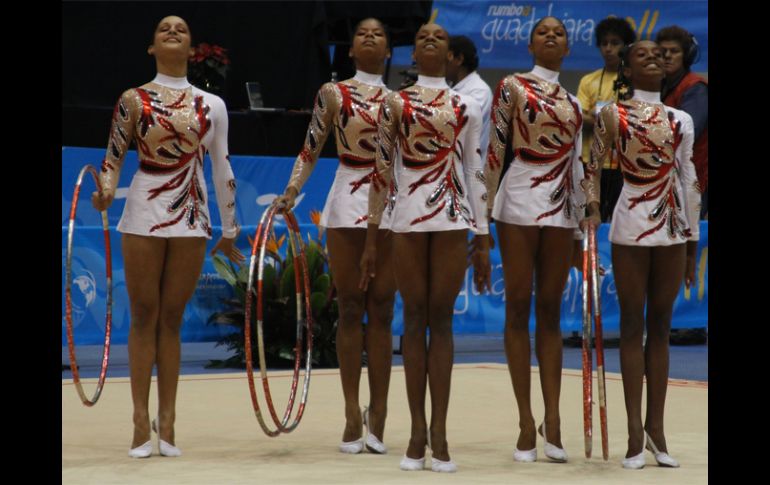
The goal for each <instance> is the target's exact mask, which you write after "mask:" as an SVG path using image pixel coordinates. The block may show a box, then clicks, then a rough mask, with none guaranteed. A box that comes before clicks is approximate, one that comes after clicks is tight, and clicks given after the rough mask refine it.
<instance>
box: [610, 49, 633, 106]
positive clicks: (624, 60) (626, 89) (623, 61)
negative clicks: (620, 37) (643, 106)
mask: <svg viewBox="0 0 770 485" xmlns="http://www.w3.org/2000/svg"><path fill="white" fill-rule="evenodd" d="M635 45H636V43H633V44H628V45H624V46H623V47H621V48H620V52H618V57H620V64H618V78H617V79H616V80H615V82H614V84H613V85H612V90H613V91H615V92H616V93H617V95H618V99H619V100H626V99H630V98H631V97H632V96H633V95H634V86H632V85H631V80H630V79H628V78H627V77H626V75H625V74H623V68H625V67H626V66H628V64H629V62H628V61H629V57H630V55H631V50H633V48H634V46H635ZM621 91H622V92H621Z"/></svg>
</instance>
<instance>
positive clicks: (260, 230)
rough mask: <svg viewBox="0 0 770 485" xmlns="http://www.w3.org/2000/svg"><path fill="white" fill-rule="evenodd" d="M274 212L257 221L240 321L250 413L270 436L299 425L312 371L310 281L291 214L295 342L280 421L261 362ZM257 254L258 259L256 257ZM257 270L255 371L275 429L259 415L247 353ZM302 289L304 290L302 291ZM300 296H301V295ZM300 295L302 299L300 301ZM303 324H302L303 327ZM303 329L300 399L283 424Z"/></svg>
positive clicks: (291, 404)
mask: <svg viewBox="0 0 770 485" xmlns="http://www.w3.org/2000/svg"><path fill="white" fill-rule="evenodd" d="M277 211H278V208H277V207H274V206H271V207H269V208H268V209H267V210H266V211H265V212H264V213H263V214H262V217H261V218H260V221H259V225H258V226H257V233H256V235H255V237H254V242H253V244H252V247H251V258H250V262H249V278H248V282H247V286H246V305H245V318H244V340H245V343H244V349H245V353H246V374H247V375H248V381H249V392H250V394H251V402H252V405H253V407H254V414H255V415H256V417H257V421H258V422H259V425H260V427H261V428H262V430H263V431H264V432H265V434H267V435H268V436H270V437H275V436H278V435H279V434H280V433H290V432H291V431H293V430H294V429H296V427H297V426H298V425H299V423H300V421H301V420H302V416H303V414H304V411H305V405H306V403H307V396H308V390H309V389H310V372H311V370H312V352H313V333H312V329H313V315H312V307H311V305H310V278H309V274H308V267H307V259H306V258H305V250H304V248H303V247H302V236H301V235H300V232H299V225H298V224H297V220H296V218H295V217H294V214H292V213H291V212H286V213H285V214H284V220H285V221H286V226H287V229H288V233H289V245H290V247H291V252H292V257H293V259H294V261H293V262H294V284H295V289H296V302H297V340H296V343H295V347H294V355H295V357H294V373H293V376H292V383H291V391H290V394H289V399H288V403H287V405H286V410H285V412H284V415H283V419H280V420H279V419H278V414H277V413H276V411H275V406H274V405H273V399H272V396H271V393H270V383H269V381H268V377H267V365H266V362H265V344H264V336H263V313H262V308H263V276H264V267H265V252H266V247H267V240H268V236H269V234H270V233H271V230H272V228H273V223H274V220H275V215H276V213H277ZM257 252H259V256H257ZM255 267H256V269H257V291H256V294H257V305H256V306H257V348H258V352H259V367H260V369H259V371H260V377H261V379H262V387H263V389H264V392H265V401H266V402H267V407H268V411H269V412H270V417H271V418H272V420H273V423H274V424H275V426H276V429H270V427H269V426H268V424H267V423H266V422H265V419H264V417H263V416H262V411H261V409H260V407H259V402H258V400H257V393H256V386H255V384H254V369H253V363H252V351H251V325H250V322H251V303H252V292H254V270H255ZM299 268H301V271H302V278H301V279H300V269H299ZM303 290H304V291H303ZM303 293H304V295H303ZM303 296H304V298H303ZM303 302H304V304H305V319H304V321H303V318H302V304H303ZM303 323H304V325H303ZM303 326H304V327H305V330H306V331H305V334H304V336H305V339H306V341H307V346H306V357H305V375H304V381H303V388H302V397H301V398H300V403H299V407H298V408H297V414H296V416H295V419H294V422H292V424H290V425H287V423H288V422H289V419H290V417H291V412H292V410H293V408H294V402H295V400H296V394H297V384H298V383H299V371H300V364H301V358H302V355H301V352H302V339H303V332H302V327H303Z"/></svg>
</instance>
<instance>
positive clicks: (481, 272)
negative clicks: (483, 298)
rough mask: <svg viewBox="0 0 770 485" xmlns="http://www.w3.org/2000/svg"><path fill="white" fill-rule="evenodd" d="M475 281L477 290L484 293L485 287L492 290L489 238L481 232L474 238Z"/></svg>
mask: <svg viewBox="0 0 770 485" xmlns="http://www.w3.org/2000/svg"><path fill="white" fill-rule="evenodd" d="M473 247H474V249H473V252H472V253H471V261H472V262H473V281H474V282H475V283H476V291H478V292H479V293H482V294H483V293H484V289H487V290H489V291H492V267H491V265H490V263H489V238H488V237H487V235H486V234H481V235H478V236H475V237H474V238H473Z"/></svg>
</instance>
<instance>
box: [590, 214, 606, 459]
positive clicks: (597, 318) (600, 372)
mask: <svg viewBox="0 0 770 485" xmlns="http://www.w3.org/2000/svg"><path fill="white" fill-rule="evenodd" d="M588 246H589V248H590V251H589V252H590V256H591V293H592V294H593V301H592V302H593V310H594V326H595V327H594V330H595V336H594V339H595V342H596V376H597V380H598V382H599V421H600V423H601V434H602V458H604V461H607V460H609V457H610V449H609V437H608V432H607V389H606V387H605V381H604V340H603V338H602V311H601V307H602V306H601V298H600V295H599V255H598V248H597V245H596V228H594V227H590V228H589V229H588Z"/></svg>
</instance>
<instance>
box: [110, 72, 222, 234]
mask: <svg viewBox="0 0 770 485" xmlns="http://www.w3.org/2000/svg"><path fill="white" fill-rule="evenodd" d="M227 128H228V120H227V109H226V107H225V104H224V101H222V99H221V98H219V97H217V96H215V95H213V94H210V93H207V92H205V91H201V90H200V89H198V88H196V87H194V86H192V85H191V84H190V83H189V82H187V79H186V78H174V77H170V76H165V75H163V74H158V75H157V76H156V77H155V79H153V81H152V82H150V83H148V84H145V85H143V86H141V87H139V88H135V89H129V90H128V91H126V92H124V93H123V95H122V96H121V97H120V99H119V100H118V102H117V104H116V106H115V110H114V113H113V118H112V129H111V131H110V140H109V145H108V148H107V155H106V157H105V159H104V161H103V162H102V167H101V174H100V179H101V182H102V186H103V187H105V188H110V189H112V190H113V191H114V190H115V189H116V188H117V183H118V179H119V176H120V170H121V168H122V165H123V160H124V158H125V155H126V151H127V150H128V147H129V144H130V143H131V140H134V141H135V143H136V148H137V152H138V156H139V170H138V171H137V172H136V173H135V174H134V177H133V179H132V180H131V186H130V187H129V190H128V196H127V199H126V206H125V208H124V210H123V215H122V217H121V218H120V222H119V223H118V231H120V232H124V233H130V234H139V235H143V236H156V237H206V238H211V232H212V231H211V223H210V219H209V210H208V206H207V191H206V181H205V180H204V177H203V157H204V155H205V154H206V152H207V151H208V152H209V155H210V157H211V161H212V169H213V170H212V172H213V179H214V189H215V191H216V197H217V205H218V207H219V212H220V215H221V218H222V235H223V236H224V237H228V238H233V237H235V235H236V234H237V224H236V221H235V179H234V178H233V172H232V169H231V168H230V161H229V159H228V154H227Z"/></svg>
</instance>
